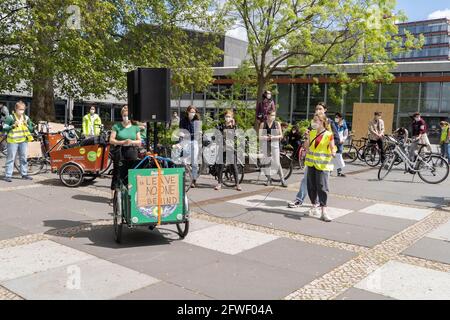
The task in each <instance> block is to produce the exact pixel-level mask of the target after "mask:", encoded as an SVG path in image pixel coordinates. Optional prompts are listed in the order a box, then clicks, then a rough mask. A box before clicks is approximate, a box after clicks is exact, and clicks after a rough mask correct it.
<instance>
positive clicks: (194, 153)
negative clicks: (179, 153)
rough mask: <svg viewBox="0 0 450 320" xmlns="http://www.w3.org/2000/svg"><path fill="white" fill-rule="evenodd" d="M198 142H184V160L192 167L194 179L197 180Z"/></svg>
mask: <svg viewBox="0 0 450 320" xmlns="http://www.w3.org/2000/svg"><path fill="white" fill-rule="evenodd" d="M198 153H199V150H198V142H197V141H196V140H191V141H186V142H184V141H183V158H185V159H186V160H187V163H188V164H190V165H191V166H192V179H193V180H197V178H198V176H199V174H198V169H199V168H198Z"/></svg>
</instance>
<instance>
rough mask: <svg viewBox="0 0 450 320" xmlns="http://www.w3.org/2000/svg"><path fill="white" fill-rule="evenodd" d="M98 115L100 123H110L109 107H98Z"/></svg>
mask: <svg viewBox="0 0 450 320" xmlns="http://www.w3.org/2000/svg"><path fill="white" fill-rule="evenodd" d="M98 113H99V116H100V118H101V119H102V122H110V121H111V107H99V108H98Z"/></svg>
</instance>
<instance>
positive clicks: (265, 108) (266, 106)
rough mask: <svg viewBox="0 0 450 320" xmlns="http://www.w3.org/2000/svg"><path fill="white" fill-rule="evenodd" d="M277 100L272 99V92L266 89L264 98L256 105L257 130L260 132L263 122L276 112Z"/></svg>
mask: <svg viewBox="0 0 450 320" xmlns="http://www.w3.org/2000/svg"><path fill="white" fill-rule="evenodd" d="M276 111H277V109H276V106H275V102H274V101H273V99H272V92H270V91H269V90H266V91H264V93H263V95H262V100H261V101H260V102H259V103H258V104H257V105H256V119H255V131H256V132H258V130H259V127H260V126H261V123H264V122H265V121H267V119H268V118H269V116H270V114H271V113H272V112H276Z"/></svg>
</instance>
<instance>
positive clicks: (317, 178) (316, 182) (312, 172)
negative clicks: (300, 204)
mask: <svg viewBox="0 0 450 320" xmlns="http://www.w3.org/2000/svg"><path fill="white" fill-rule="evenodd" d="M307 170H308V175H307V176H306V177H307V189H308V196H309V200H310V201H311V203H312V204H314V205H315V204H317V198H319V204H320V206H321V207H326V206H327V201H328V192H329V189H328V177H329V172H328V171H321V170H317V169H316V168H315V167H308V168H307Z"/></svg>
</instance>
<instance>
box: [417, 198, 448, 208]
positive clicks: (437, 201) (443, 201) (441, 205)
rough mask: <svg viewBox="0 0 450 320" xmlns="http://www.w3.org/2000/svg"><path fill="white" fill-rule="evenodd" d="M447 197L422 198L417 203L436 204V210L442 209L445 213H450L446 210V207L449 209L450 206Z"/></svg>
mask: <svg viewBox="0 0 450 320" xmlns="http://www.w3.org/2000/svg"><path fill="white" fill-rule="evenodd" d="M446 199H447V198H445V197H431V196H422V198H420V199H417V200H416V202H422V203H432V204H434V206H433V208H434V209H442V210H445V211H450V210H448V209H444V207H447V206H448V205H449V201H448V200H446Z"/></svg>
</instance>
